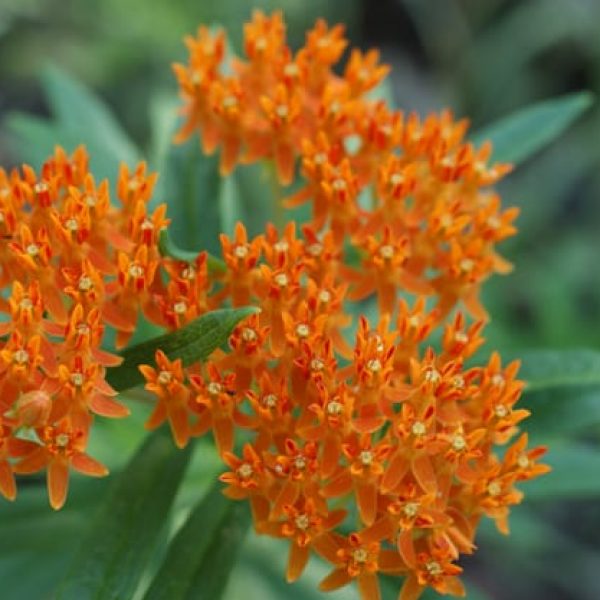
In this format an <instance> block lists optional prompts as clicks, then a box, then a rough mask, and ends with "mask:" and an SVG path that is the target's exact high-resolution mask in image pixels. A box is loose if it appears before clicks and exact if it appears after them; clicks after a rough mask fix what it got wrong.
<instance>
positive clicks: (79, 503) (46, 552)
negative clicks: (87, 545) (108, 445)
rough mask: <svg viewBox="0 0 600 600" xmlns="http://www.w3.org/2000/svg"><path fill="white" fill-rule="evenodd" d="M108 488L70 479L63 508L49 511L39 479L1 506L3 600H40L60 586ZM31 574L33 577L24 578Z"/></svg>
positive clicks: (99, 483)
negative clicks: (37, 599)
mask: <svg viewBox="0 0 600 600" xmlns="http://www.w3.org/2000/svg"><path fill="white" fill-rule="evenodd" d="M108 483H109V482H108V481H107V479H99V480H92V479H90V478H89V477H87V478H84V477H80V476H78V475H72V481H71V482H70V485H69V500H68V502H67V505H66V506H65V507H64V508H63V509H62V510H60V511H58V512H56V511H53V510H50V509H49V507H48V498H47V495H46V492H45V487H46V486H45V482H44V480H43V478H36V479H31V478H28V485H27V486H20V489H19V495H18V498H17V501H16V502H14V503H9V502H2V503H1V504H0V522H2V536H0V580H1V581H2V598H3V600H21V599H22V598H44V597H47V594H48V590H52V589H54V588H55V587H56V586H57V585H58V584H59V583H60V580H61V575H62V574H63V573H64V572H65V571H66V569H67V568H68V567H69V563H70V562H71V561H72V560H73V556H74V555H75V551H76V549H77V547H78V545H79V543H80V542H81V531H82V530H83V529H84V528H85V527H86V526H87V525H89V517H90V513H91V512H93V511H94V510H96V507H97V506H98V505H99V503H100V499H101V498H102V496H103V494H104V493H105V491H106V486H107V484H108ZM30 572H35V577H24V576H23V574H24V573H30Z"/></svg>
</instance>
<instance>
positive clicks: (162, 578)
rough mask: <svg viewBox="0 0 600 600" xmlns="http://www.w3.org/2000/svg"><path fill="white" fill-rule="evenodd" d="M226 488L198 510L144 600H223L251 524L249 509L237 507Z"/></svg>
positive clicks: (210, 496)
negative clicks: (227, 494)
mask: <svg viewBox="0 0 600 600" xmlns="http://www.w3.org/2000/svg"><path fill="white" fill-rule="evenodd" d="M221 487H222V486H221V485H220V484H217V485H215V486H213V488H212V489H211V490H210V492H209V493H208V494H207V495H206V496H205V497H204V498H203V499H202V500H201V501H200V502H199V503H198V504H197V505H196V507H195V508H194V510H193V511H192V513H191V514H190V516H189V517H188V519H187V521H186V522H185V523H184V524H183V526H182V527H181V529H180V530H179V531H178V532H177V534H176V535H175V538H174V539H173V541H172V542H171V544H170V545H169V549H168V551H167V555H166V557H165V559H164V561H163V563H162V565H161V566H160V568H159V570H158V572H157V573H156V575H155V577H154V579H153V580H152V583H151V585H150V588H149V589H148V591H147V592H146V594H145V596H144V600H187V599H190V600H192V599H198V600H201V599H206V600H218V599H219V598H220V597H221V594H222V592H223V590H224V589H225V586H226V583H227V580H228V577H229V573H230V571H231V569H232V567H233V565H234V563H235V560H236V556H237V552H238V549H239V547H240V546H241V544H242V541H243V537H244V534H245V533H246V531H247V529H248V526H249V524H250V516H249V512H248V507H247V506H246V505H245V503H238V502H232V501H231V500H229V499H227V498H225V497H224V496H223V494H222V493H221Z"/></svg>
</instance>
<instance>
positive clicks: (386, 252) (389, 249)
mask: <svg viewBox="0 0 600 600" xmlns="http://www.w3.org/2000/svg"><path fill="white" fill-rule="evenodd" d="M379 255H380V256H381V258H385V259H386V260H389V259H390V258H393V257H394V246H391V245H390V244H386V245H385V246H381V248H379Z"/></svg>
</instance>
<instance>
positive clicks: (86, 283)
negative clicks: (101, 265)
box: [77, 275, 94, 292]
mask: <svg viewBox="0 0 600 600" xmlns="http://www.w3.org/2000/svg"><path fill="white" fill-rule="evenodd" d="M93 285H94V284H93V282H92V279H91V277H88V276H87V275H82V276H81V277H80V278H79V282H78V283H77V287H78V288H79V291H80V292H89V290H91V289H92V287H93Z"/></svg>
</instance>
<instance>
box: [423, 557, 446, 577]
mask: <svg viewBox="0 0 600 600" xmlns="http://www.w3.org/2000/svg"><path fill="white" fill-rule="evenodd" d="M425 570H426V571H427V573H429V575H431V576H432V577H439V576H440V575H441V574H442V573H443V569H442V567H441V565H440V563H439V562H437V561H435V560H430V561H429V562H428V563H427V564H426V565H425Z"/></svg>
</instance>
